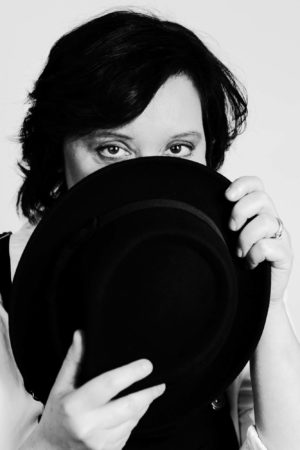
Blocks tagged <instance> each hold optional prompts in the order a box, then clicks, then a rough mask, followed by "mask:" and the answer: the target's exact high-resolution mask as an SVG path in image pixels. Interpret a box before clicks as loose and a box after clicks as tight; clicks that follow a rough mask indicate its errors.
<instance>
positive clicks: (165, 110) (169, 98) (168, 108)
mask: <svg viewBox="0 0 300 450" xmlns="http://www.w3.org/2000/svg"><path fill="white" fill-rule="evenodd" d="M190 129H198V130H199V131H202V129H203V124H202V107H201V100H200V96H199V93H198V91H197V89H196V88H195V86H194V84H193V82H192V81H191V79H190V78H188V77H187V76H186V75H180V76H173V77H170V78H169V79H168V80H167V81H166V82H165V83H164V84H163V85H162V86H161V87H160V88H159V90H158V91H157V92H156V94H155V95H154V97H153V99H152V100H151V102H150V103H149V104H148V106H147V107H146V108H145V110H144V111H143V112H142V113H141V114H140V115H139V116H138V117H136V118H135V119H134V120H133V121H132V122H130V123H129V124H127V125H125V126H123V127H120V128H118V130H120V131H121V130H122V131H123V132H131V133H136V134H138V133H139V132H143V133H147V134H149V135H152V136H153V135H155V134H157V133H160V132H162V131H164V132H167V133H171V134H174V133H176V132H178V131H179V130H180V131H181V132H182V131H184V130H190Z"/></svg>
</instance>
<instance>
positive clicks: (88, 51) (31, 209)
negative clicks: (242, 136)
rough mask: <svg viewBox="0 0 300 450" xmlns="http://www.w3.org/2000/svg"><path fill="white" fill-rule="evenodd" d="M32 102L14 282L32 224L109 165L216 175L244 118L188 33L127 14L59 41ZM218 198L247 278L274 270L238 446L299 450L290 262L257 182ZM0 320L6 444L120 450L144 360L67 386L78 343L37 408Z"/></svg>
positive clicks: (147, 400) (299, 367)
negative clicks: (184, 163)
mask: <svg viewBox="0 0 300 450" xmlns="http://www.w3.org/2000/svg"><path fill="white" fill-rule="evenodd" d="M30 100H31V107H30V109H29V112H28V115H27V117H26V118H25V121H24V123H23V127H22V130H21V142H22V146H23V159H22V161H21V163H20V167H21V168H22V171H23V174H24V183H23V185H22V187H21V189H20V192H19V198H18V202H19V205H20V206H21V208H22V211H23V214H24V215H25V216H26V217H27V218H28V220H29V222H28V223H27V224H26V225H25V226H24V227H23V228H22V229H21V230H20V232H19V233H16V234H15V235H13V236H12V237H11V238H10V263H11V269H12V274H13V273H14V270H15V267H16V265H17V263H18V260H19V258H20V255H21V253H22V251H23V249H24V247H25V245H26V242H27V240H28V238H29V236H30V234H31V232H32V231H33V229H34V225H35V224H36V223H37V222H38V220H39V219H40V217H42V215H43V213H44V211H45V210H46V209H48V208H49V207H51V205H52V204H54V203H55V200H56V199H57V198H59V197H60V196H61V195H62V194H63V193H64V192H65V191H66V190H67V189H68V188H70V187H71V186H73V185H74V184H76V183H77V182H78V181H79V180H81V179H82V178H84V177H85V176H87V175H88V174H90V173H92V172H93V171H95V170H98V169H100V168H102V167H105V166H107V165H108V164H113V163H114V162H116V161H122V160H124V159H130V158H136V157H144V156H153V155H161V156H176V157H182V158H188V159H191V160H193V161H195V162H199V163H202V164H206V165H207V166H209V167H210V168H212V169H215V170H217V169H218V168H219V167H220V166H221V165H222V163H223V160H224V155H225V151H226V150H227V149H228V148H229V146H230V144H231V142H232V141H233V139H234V138H235V137H236V136H237V135H238V134H239V132H240V131H241V130H242V127H243V124H244V122H245V119H246V114H247V105H246V100H245V96H244V95H243V93H242V90H241V89H240V87H239V86H238V83H237V81H236V80H235V78H234V77H233V75H232V74H231V73H230V71H229V70H228V69H227V68H226V67H224V65H223V64H222V63H221V62H220V61H219V60H218V59H217V58H216V57H215V56H214V55H213V54H212V53H211V52H210V51H209V50H208V49H207V48H206V47H205V46H204V44H203V43H202V42H201V41H200V40H199V39H198V38H197V37H196V36H195V35H194V34H193V33H192V32H191V31H189V30H187V29H185V28H184V27H182V26H180V25H178V24H175V23H171V22H166V21H161V20H159V19H158V18H155V17H152V16H149V15H143V14H137V13H133V12H130V11H120V12H114V13H110V14H107V15H105V16H103V17H99V18H97V19H94V20H92V21H90V22H88V23H86V24H84V25H82V26H81V27H79V28H77V29H75V30H73V31H72V32H70V33H68V34H66V35H65V36H63V37H62V38H61V39H60V40H59V41H58V42H57V43H56V44H55V45H54V47H53V48H52V50H51V52H50V55H49V59H48V62H47V64H46V66H45V68H44V70H43V72H42V74H41V75H40V77H39V79H38V80H37V82H36V84H35V87H34V90H33V92H32V93H31V94H30ZM225 195H226V197H227V199H228V200H230V201H232V202H233V209H232V216H231V220H230V223H229V227H230V228H231V229H232V230H234V231H236V232H238V233H239V246H238V248H237V253H238V255H239V256H240V257H241V258H245V259H246V260H247V261H248V263H249V266H250V268H254V267H256V266H257V265H258V264H259V263H260V262H262V261H263V260H265V259H267V260H268V261H270V263H271V265H272V288H271V302H270V308H269V313H268V317H267V322H266V326H265V329H264V332H263V335H262V337H261V340H260V342H259V345H258V347H257V350H256V352H255V355H253V358H252V360H251V379H252V384H253V399H254V411H255V426H254V425H253V423H252V422H253V417H252V412H253V411H252V409H253V404H252V391H251V385H250V381H249V378H248V377H247V368H245V371H244V372H243V373H242V374H241V375H240V377H238V379H237V380H236V381H235V382H234V383H233V385H232V386H231V387H230V389H229V391H228V394H229V397H230V402H231V409H232V419H233V421H234V423H235V427H236V433H237V435H239V440H240V444H241V446H242V447H241V448H243V449H247V448H250V449H256V448H259V449H264V448H268V449H272V450H273V449H283V448H287V449H290V450H293V449H296V448H298V447H299V443H300V433H299V427H298V423H299V419H300V402H299V401H298V399H300V349H299V344H298V342H297V339H296V337H295V335H294V333H293V331H292V328H291V326H290V323H289V320H288V317H287V315H286V312H285V308H284V303H283V296H284V291H285V288H286V285H287V281H288V278H289V273H290V269H291V262H292V253H291V248H290V242H289V236H288V233H287V231H286V230H285V229H282V223H281V221H280V220H279V219H278V218H277V213H276V209H275V207H274V205H273V203H272V201H271V200H270V198H269V197H268V196H267V194H266V193H265V192H264V190H263V186H262V183H261V181H260V180H259V179H257V178H255V177H243V178H240V179H237V180H235V181H234V182H233V183H232V184H231V185H230V187H229V189H228V190H227V191H226V194H225ZM248 219H251V220H250V221H248ZM247 221H248V222H247ZM246 222H247V224H246ZM245 224H246V225H245ZM3 302H4V304H5V302H6V300H5V299H4V298H3ZM1 311H2V316H1V317H2V335H1V347H0V349H1V350H0V351H1V353H2V355H1V357H2V359H1V361H3V362H4V363H3V364H1V367H2V368H1V372H0V383H1V395H2V402H1V405H2V406H1V408H2V410H1V424H2V425H1V431H2V430H3V431H2V434H3V436H2V439H3V444H2V447H3V448H7V449H8V448H14V449H15V448H22V449H41V448H43V449H60V448H67V449H97V450H99V449H114V450H119V449H121V448H123V446H124V445H125V443H126V441H127V439H128V438H129V436H130V433H131V431H132V429H133V428H134V427H135V426H136V424H137V423H138V421H139V420H140V418H141V417H142V416H143V414H145V412H146V410H147V409H148V408H149V406H150V405H151V402H152V401H154V400H155V398H157V397H158V396H160V395H163V391H164V389H165V386H164V385H162V386H155V387H153V388H149V389H147V390H145V391H140V392H137V393H135V394H131V395H130V396H127V397H123V398H120V399H118V400H115V401H114V400H113V401H111V399H112V398H113V397H114V396H115V395H116V394H117V393H119V392H121V391H122V390H123V389H125V388H126V387H127V386H129V385H131V384H132V383H134V382H135V381H137V380H139V379H141V378H143V377H145V376H147V375H148V374H149V373H150V372H151V370H152V366H151V362H149V361H145V360H142V361H135V362H132V363H130V364H128V365H126V366H124V367H121V368H118V369H116V370H113V371H111V372H108V373H105V374H103V375H100V376H99V377H97V378H96V379H94V380H91V381H90V382H88V383H86V384H85V385H83V386H81V387H80V388H78V389H75V388H74V383H73V381H74V377H75V374H76V371H77V368H78V365H79V363H80V359H81V355H82V338H81V335H80V333H79V332H77V333H75V335H74V341H73V344H72V346H71V348H70V350H69V353H68V355H67V357H66V359H65V361H64V364H63V366H62V368H61V370H60V372H59V374H58V377H57V380H56V382H55V384H54V386H53V389H52V392H51V394H50V396H49V399H48V401H47V404H46V405H45V408H44V409H43V405H41V404H40V403H39V402H37V401H35V400H34V399H33V398H32V397H31V396H30V395H29V394H28V393H26V392H25V390H24V388H23V384H22V378H21V375H20V373H19V372H18V370H17V368H16V366H15V363H14V360H13V356H12V354H11V350H10V344H9V339H8V333H7V327H8V318H7V314H6V313H5V311H4V309H3V308H2V310H1ZM239 390H240V400H239V405H238V395H239ZM238 408H239V411H238ZM238 413H239V418H238ZM40 415H41V417H40ZM39 418H40V420H38V419H39ZM2 447H1V448H2ZM224 448H227V447H226V442H224Z"/></svg>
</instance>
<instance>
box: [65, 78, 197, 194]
mask: <svg viewBox="0 0 300 450" xmlns="http://www.w3.org/2000/svg"><path fill="white" fill-rule="evenodd" d="M205 153H206V141H205V136H204V129H203V120H202V108H201V101H200V98H199V94H198V92H197V90H196V88H195V87H194V85H193V83H192V81H191V80H190V79H189V78H188V77H187V76H184V75H181V76H176V77H175V76H174V77H171V78H169V79H168V80H167V81H166V83H165V84H164V85H163V86H161V88H160V89H159V90H158V91H157V93H156V94H155V96H154V97H153V99H152V100H151V102H150V103H149V105H148V106H147V108H146V109H145V110H144V111H143V112H142V114H141V115H140V116H138V117H137V118H136V119H134V120H133V121H132V122H130V123H129V124H127V125H125V126H122V127H119V128H114V129H109V130H108V129H99V130H95V131H94V132H93V133H91V134H89V135H87V136H84V137H81V138H73V139H72V138H68V139H67V140H66V141H65V143H64V160H65V174H66V181H67V186H68V187H69V188H70V187H71V186H73V185H74V184H75V183H77V182H78V181H80V180H81V179H82V178H84V177H86V176H87V175H89V174H90V173H92V172H95V171H96V170H98V169H101V168H102V167H105V166H108V165H109V164H113V163H115V162H119V161H124V160H127V159H132V158H140V157H144V156H176V157H180V158H186V159H190V160H192V161H196V162H199V163H202V164H205V163H206V160H205Z"/></svg>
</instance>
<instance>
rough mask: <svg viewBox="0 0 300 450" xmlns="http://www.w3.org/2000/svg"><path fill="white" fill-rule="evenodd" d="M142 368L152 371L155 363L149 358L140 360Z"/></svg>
mask: <svg viewBox="0 0 300 450" xmlns="http://www.w3.org/2000/svg"><path fill="white" fill-rule="evenodd" d="M140 365H141V369H142V371H143V372H144V373H150V372H152V370H153V365H152V363H151V361H149V359H141V360H140Z"/></svg>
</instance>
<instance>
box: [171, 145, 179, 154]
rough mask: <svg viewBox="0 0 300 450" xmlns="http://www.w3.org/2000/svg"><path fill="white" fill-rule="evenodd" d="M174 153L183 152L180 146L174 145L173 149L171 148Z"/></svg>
mask: <svg viewBox="0 0 300 450" xmlns="http://www.w3.org/2000/svg"><path fill="white" fill-rule="evenodd" d="M171 150H172V153H175V154H177V153H180V150H181V146H180V145H173V147H171Z"/></svg>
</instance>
